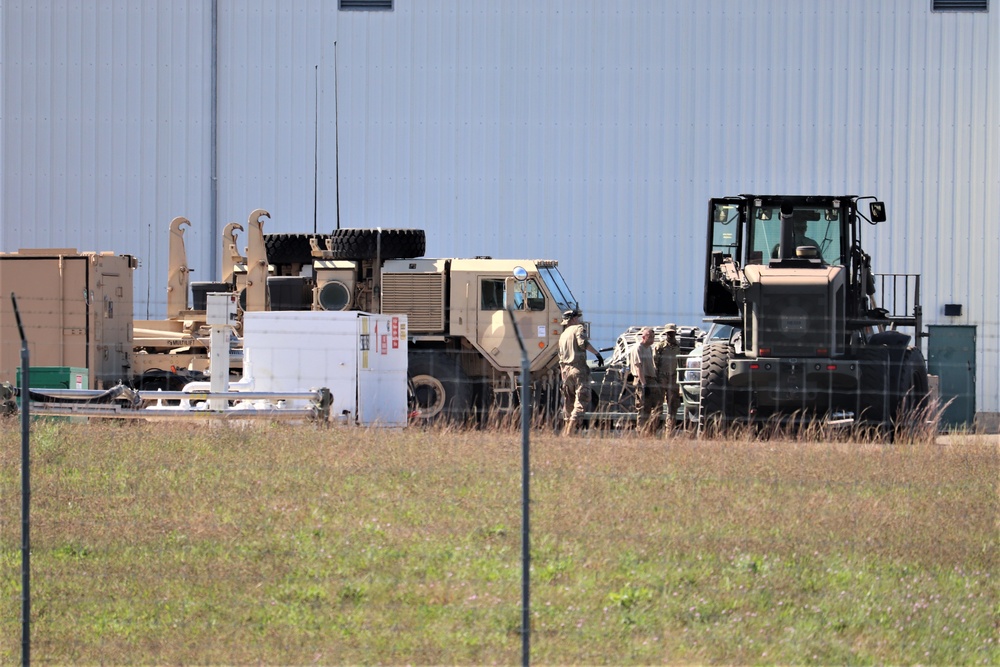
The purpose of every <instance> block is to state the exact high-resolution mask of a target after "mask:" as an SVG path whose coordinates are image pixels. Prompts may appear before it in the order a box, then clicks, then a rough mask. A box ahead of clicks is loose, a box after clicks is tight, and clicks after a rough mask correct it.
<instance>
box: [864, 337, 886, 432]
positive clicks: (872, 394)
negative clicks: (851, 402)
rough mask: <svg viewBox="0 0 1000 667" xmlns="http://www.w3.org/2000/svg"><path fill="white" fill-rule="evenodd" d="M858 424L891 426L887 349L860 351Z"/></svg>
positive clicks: (871, 348)
mask: <svg viewBox="0 0 1000 667" xmlns="http://www.w3.org/2000/svg"><path fill="white" fill-rule="evenodd" d="M858 368H859V385H860V386H859V387H858V422H859V423H864V424H869V425H873V426H877V427H885V426H888V425H889V415H888V413H887V412H886V407H887V405H888V399H889V353H888V350H887V348H885V347H881V346H879V347H863V348H861V349H860V350H859V351H858Z"/></svg>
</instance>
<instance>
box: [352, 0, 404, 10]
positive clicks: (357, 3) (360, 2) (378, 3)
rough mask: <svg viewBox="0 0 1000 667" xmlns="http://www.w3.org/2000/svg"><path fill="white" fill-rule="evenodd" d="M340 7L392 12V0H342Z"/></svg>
mask: <svg viewBox="0 0 1000 667" xmlns="http://www.w3.org/2000/svg"><path fill="white" fill-rule="evenodd" d="M340 9H341V10H347V11H350V10H365V11H373V12H391V11H392V0H340Z"/></svg>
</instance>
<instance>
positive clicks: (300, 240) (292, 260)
mask: <svg viewBox="0 0 1000 667" xmlns="http://www.w3.org/2000/svg"><path fill="white" fill-rule="evenodd" d="M312 238H315V239H316V240H317V241H318V242H319V247H320V248H321V249H322V248H325V247H326V239H327V238H329V234H264V249H265V250H266V251H267V261H268V263H270V264H311V263H312V260H313V257H312V247H311V246H310V245H309V239H312Z"/></svg>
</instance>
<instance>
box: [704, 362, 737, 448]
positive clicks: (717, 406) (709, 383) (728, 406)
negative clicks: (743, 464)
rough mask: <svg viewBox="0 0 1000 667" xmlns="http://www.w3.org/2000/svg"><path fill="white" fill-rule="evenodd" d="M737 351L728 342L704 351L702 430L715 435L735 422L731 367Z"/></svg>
mask: <svg viewBox="0 0 1000 667" xmlns="http://www.w3.org/2000/svg"><path fill="white" fill-rule="evenodd" d="M732 353H733V348H732V346H731V345H729V344H728V343H710V344H708V345H706V346H705V347H704V348H702V351H701V397H700V399H699V401H700V411H699V412H700V414H701V424H700V425H701V429H702V431H704V432H707V433H714V432H716V431H718V430H720V429H722V428H723V427H724V426H725V425H726V424H728V423H729V422H730V421H732V419H733V416H734V412H735V410H734V406H733V396H732V389H731V388H730V386H729V376H728V373H727V368H728V366H729V357H730V356H731V355H732Z"/></svg>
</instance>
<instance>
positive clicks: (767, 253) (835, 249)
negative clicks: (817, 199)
mask: <svg viewBox="0 0 1000 667" xmlns="http://www.w3.org/2000/svg"><path fill="white" fill-rule="evenodd" d="M755 213H756V214H755V215H754V220H753V231H752V234H751V238H752V240H753V241H752V247H751V248H750V253H751V255H753V256H756V255H757V253H760V256H761V257H762V258H763V259H764V261H765V262H768V263H769V262H770V261H771V260H772V259H775V258H776V257H777V256H778V246H779V244H780V243H781V216H780V211H779V209H778V207H764V208H758V209H757V210H756V212H755ZM841 220H842V212H841V210H840V209H834V208H831V209H819V208H814V207H808V208H802V209H796V211H795V215H794V217H793V223H792V224H793V235H794V238H793V240H794V242H795V244H796V245H811V246H815V247H816V248H817V249H818V250H819V253H820V256H821V257H822V258H823V261H824V262H826V263H827V264H830V265H837V264H843V263H844V261H843V255H842V252H841V248H842V246H841V242H840V241H841V238H840V230H841Z"/></svg>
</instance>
